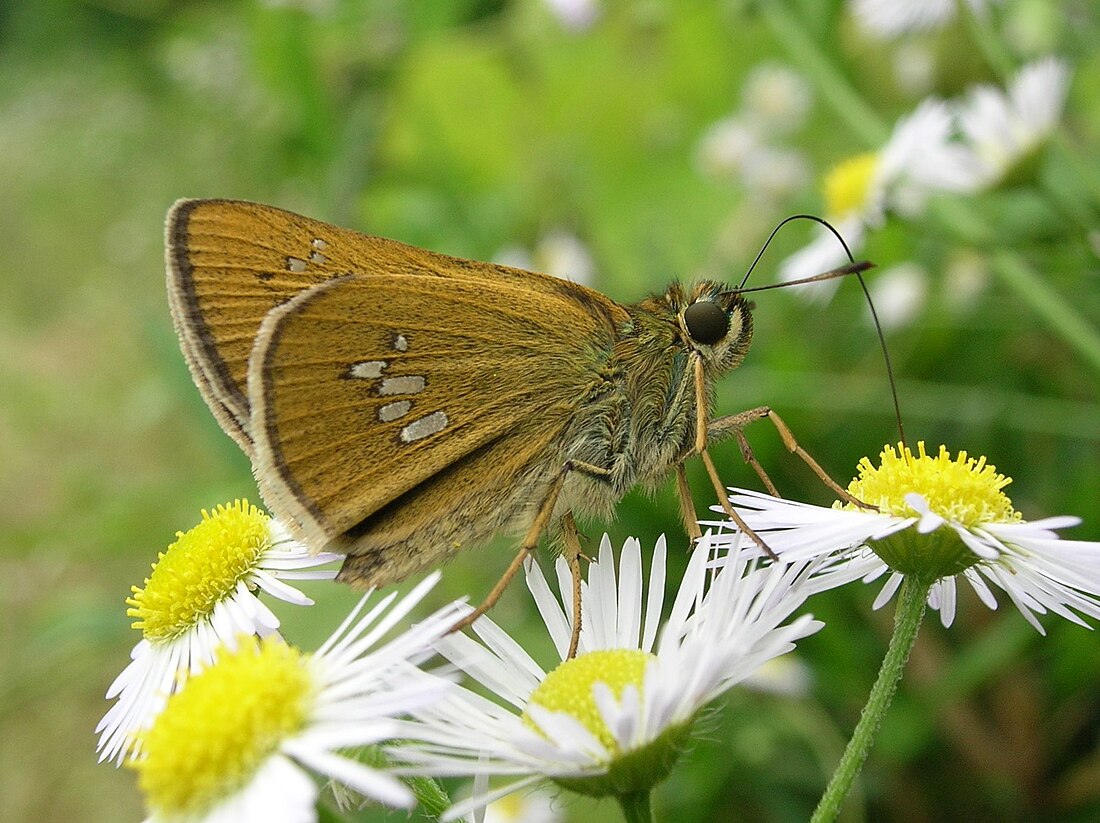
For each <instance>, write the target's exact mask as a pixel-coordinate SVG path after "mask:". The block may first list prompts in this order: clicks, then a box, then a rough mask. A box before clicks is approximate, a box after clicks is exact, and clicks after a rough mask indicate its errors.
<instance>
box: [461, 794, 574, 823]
mask: <svg viewBox="0 0 1100 823" xmlns="http://www.w3.org/2000/svg"><path fill="white" fill-rule="evenodd" d="M565 819H566V816H565V812H564V811H563V810H562V804H561V803H560V802H558V800H557V798H556V797H555V796H554V795H552V794H550V793H549V792H545V791H539V790H538V789H532V790H531V791H527V792H517V793H515V794H510V795H508V796H507V797H502V798H500V799H499V800H496V801H494V802H492V803H490V804H489V805H488V807H487V808H486V809H485V819H484V820H482V821H481V823H564V821H565Z"/></svg>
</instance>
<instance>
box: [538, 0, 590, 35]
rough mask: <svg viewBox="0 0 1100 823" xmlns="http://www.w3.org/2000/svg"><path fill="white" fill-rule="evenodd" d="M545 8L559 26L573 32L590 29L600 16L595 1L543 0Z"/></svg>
mask: <svg viewBox="0 0 1100 823" xmlns="http://www.w3.org/2000/svg"><path fill="white" fill-rule="evenodd" d="M545 2H546V6H547V8H549V9H550V12H551V13H552V14H553V15H554V16H555V17H556V18H558V20H559V21H560V22H561V24H562V25H563V26H564V27H565V28H567V29H571V30H573V31H584V30H585V29H587V28H590V27H591V26H592V24H593V23H595V22H596V20H597V18H599V16H600V4H599V3H598V2H597V0H545Z"/></svg>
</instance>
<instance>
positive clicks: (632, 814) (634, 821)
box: [618, 789, 653, 823]
mask: <svg viewBox="0 0 1100 823" xmlns="http://www.w3.org/2000/svg"><path fill="white" fill-rule="evenodd" d="M618 800H619V807H620V808H621V809H622V810H623V817H624V818H626V823H652V822H653V810H652V809H651V808H650V804H649V790H648V789H647V790H646V791H642V792H633V793H631V794H620V795H619V796H618Z"/></svg>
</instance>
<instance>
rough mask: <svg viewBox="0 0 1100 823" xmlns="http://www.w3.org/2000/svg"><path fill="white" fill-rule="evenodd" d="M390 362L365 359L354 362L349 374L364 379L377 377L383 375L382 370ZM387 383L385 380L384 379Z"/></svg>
mask: <svg viewBox="0 0 1100 823" xmlns="http://www.w3.org/2000/svg"><path fill="white" fill-rule="evenodd" d="M388 365H389V364H388V363H387V362H386V361H385V360H364V361H362V362H361V363H352V364H351V368H349V369H348V374H350V375H351V376H352V377H359V378H362V379H364V380H370V379H373V378H375V377H381V376H382V370H383V369H384V368H386V366H388ZM383 383H385V381H383Z"/></svg>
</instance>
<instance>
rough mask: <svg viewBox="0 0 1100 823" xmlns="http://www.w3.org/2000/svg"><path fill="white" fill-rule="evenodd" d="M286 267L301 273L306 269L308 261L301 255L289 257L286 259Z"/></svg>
mask: <svg viewBox="0 0 1100 823" xmlns="http://www.w3.org/2000/svg"><path fill="white" fill-rule="evenodd" d="M286 267H287V269H289V270H290V271H292V272H294V273H295V274H301V273H302V272H304V271H305V270H306V261H305V260H302V259H301V258H300V257H288V258H287V259H286Z"/></svg>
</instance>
